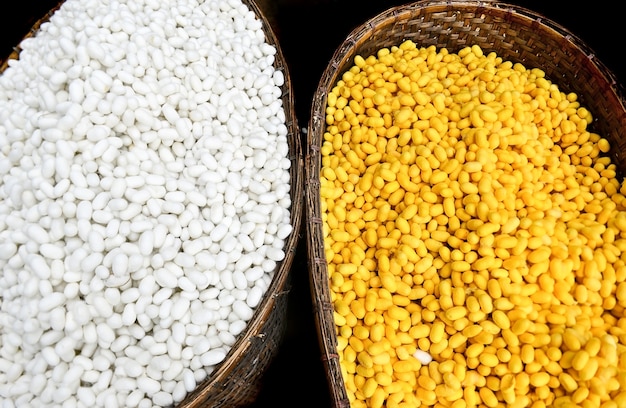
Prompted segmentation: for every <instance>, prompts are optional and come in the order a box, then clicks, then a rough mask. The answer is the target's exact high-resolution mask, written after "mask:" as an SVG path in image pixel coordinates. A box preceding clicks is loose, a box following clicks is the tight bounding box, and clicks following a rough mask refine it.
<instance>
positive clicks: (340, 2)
mask: <svg viewBox="0 0 626 408" xmlns="http://www.w3.org/2000/svg"><path fill="white" fill-rule="evenodd" d="M486 2H487V3H488V1H486ZM509 2H510V3H514V4H517V5H520V6H523V7H526V8H529V9H531V10H533V11H535V12H538V13H540V14H541V15H543V16H545V17H546V18H548V19H550V20H552V21H554V22H556V23H559V24H560V25H562V26H563V27H565V28H566V29H568V30H569V31H571V32H572V33H573V34H574V35H576V36H577V37H579V38H580V39H581V40H582V41H583V42H585V43H586V44H587V45H588V46H589V47H590V48H591V49H592V50H593V51H594V53H595V55H596V58H597V59H598V60H600V61H601V62H602V63H604V64H605V65H606V66H607V67H608V69H609V70H611V71H612V72H613V74H614V75H615V76H616V78H617V80H618V82H619V83H621V84H626V64H625V63H624V62H623V61H624V55H623V54H624V52H623V48H624V40H625V39H626V35H624V31H623V24H624V22H623V17H622V15H621V13H620V12H619V11H617V10H616V9H615V8H614V6H612V4H615V3H612V4H611V3H609V1H608V0H598V1H593V2H586V3H583V4H580V3H575V2H573V1H564V0H551V1H550V0H544V1H539V0H519V1H514V0H511V1H509ZM404 3H406V2H404V1H368V0H362V1H358V0H325V1H313V0H308V1H307V0H292V1H290V0H257V4H258V5H259V6H260V7H261V9H262V10H263V12H264V14H265V16H266V17H267V19H268V20H269V22H270V24H271V26H272V29H273V30H274V32H275V33H276V35H277V37H278V40H279V44H280V48H281V49H282V51H283V54H284V55H285V59H286V60H287V63H288V65H289V73H290V75H291V80H292V85H293V92H294V95H295V109H296V114H297V117H298V122H299V125H300V127H301V128H306V126H307V124H308V120H309V117H310V109H311V100H312V97H313V94H314V92H315V90H316V89H317V86H318V82H319V79H320V77H321V75H322V73H323V71H324V69H325V68H326V66H327V64H328V62H329V61H330V59H331V58H332V55H333V53H334V51H335V49H336V48H337V47H338V46H339V45H340V44H341V42H342V41H343V40H344V39H345V38H346V37H347V36H348V34H349V33H350V32H351V31H352V30H353V29H354V28H356V27H357V26H359V25H360V24H362V23H363V22H365V21H366V20H367V19H368V18H371V17H374V16H375V15H376V14H378V13H380V12H382V11H384V10H386V9H388V8H390V7H394V6H397V5H401V4H404ZM56 4H57V1H51V0H28V1H24V0H23V1H19V2H12V3H11V9H12V10H11V11H10V12H9V11H7V8H6V7H5V10H4V11H3V13H2V17H1V18H2V20H1V21H0V59H5V58H6V57H7V56H8V55H9V53H10V52H11V50H12V48H13V47H14V46H16V45H17V44H18V43H19V41H20V40H21V39H22V38H23V37H24V35H25V34H26V33H27V32H28V31H29V29H30V28H31V27H32V25H33V23H34V22H35V21H37V20H38V19H39V18H41V17H42V16H44V15H45V14H46V12H47V11H48V10H50V9H51V8H52V7H53V6H55V5H56ZM303 148H306V141H303ZM305 222H306V220H303V224H305ZM303 226H304V225H303ZM299 242H300V245H299V246H298V249H297V253H296V258H295V260H294V264H293V268H292V279H293V280H292V286H291V291H290V294H289V310H288V321H287V332H286V334H285V338H284V341H283V344H282V345H281V347H280V350H279V352H278V355H277V357H276V359H275V360H274V361H273V362H272V364H271V365H270V366H269V367H268V369H267V372H266V373H265V375H264V377H263V384H264V385H263V387H262V389H261V394H260V395H259V399H258V402H257V403H255V404H253V406H251V407H250V408H255V407H277V408H280V407H299V406H313V407H329V406H330V397H329V391H328V384H327V381H326V375H325V373H324V369H323V366H322V362H321V359H320V357H321V352H320V350H319V346H318V340H317V333H316V331H315V325H314V317H313V309H312V300H311V293H310V290H309V278H308V269H307V268H308V266H307V259H306V257H307V254H306V236H305V234H304V230H302V232H301V234H300V241H299Z"/></svg>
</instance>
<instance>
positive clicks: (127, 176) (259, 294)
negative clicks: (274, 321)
mask: <svg viewBox="0 0 626 408" xmlns="http://www.w3.org/2000/svg"><path fill="white" fill-rule="evenodd" d="M192 10H193V16H194V17H193V18H191V17H190V16H191V15H192V13H191V11H192ZM200 22H201V23H200ZM225 33H227V34H225ZM200 44H210V47H204V48H201V47H200V46H199V45H200ZM20 48H21V49H22V51H21V53H20V58H19V60H15V61H11V63H10V64H8V66H7V67H6V69H5V70H4V71H3V72H2V73H1V74H0V112H2V113H1V114H0V141H1V142H2V143H1V145H2V147H3V148H2V150H0V179H2V186H1V187H0V226H2V228H0V270H2V271H3V274H2V278H1V279H0V299H2V310H0V322H3V324H2V325H1V326H0V327H1V330H2V333H1V334H2V342H1V343H0V356H2V357H1V358H0V395H2V396H3V403H4V405H6V406H93V407H98V408H99V407H108V406H128V407H144V406H145V407H147V406H149V407H153V406H163V407H165V406H171V405H172V404H175V403H177V402H180V401H181V400H182V399H183V398H184V397H185V396H186V395H187V393H189V392H191V391H192V390H193V389H194V388H195V387H196V386H197V384H198V383H200V382H201V381H203V380H204V379H205V378H206V376H207V375H208V373H210V372H212V371H213V370H214V369H215V367H216V366H217V365H218V364H219V363H221V362H222V361H223V360H224V358H225V357H226V355H227V353H228V350H229V348H230V347H231V346H232V345H233V344H234V343H235V340H236V337H237V336H238V335H239V334H240V333H242V332H243V331H244V330H245V327H246V325H247V323H248V321H249V320H250V319H252V317H253V315H254V311H255V308H256V307H257V306H258V305H259V304H260V303H261V301H262V299H263V296H264V294H265V291H266V290H267V288H268V287H269V283H270V281H271V279H272V277H273V273H274V271H275V269H276V266H277V264H278V262H280V261H281V260H283V259H284V258H285V256H286V253H285V248H283V246H284V245H285V242H286V239H287V238H288V237H289V236H290V235H291V234H292V233H293V231H292V229H293V228H292V226H291V224H290V206H291V201H290V197H289V191H290V189H291V185H290V174H289V170H290V166H291V161H290V159H289V146H288V144H287V133H288V131H287V126H286V124H285V113H284V111H283V109H282V100H281V93H282V90H281V87H282V86H284V84H285V73H284V72H282V71H279V70H275V69H274V67H273V63H274V58H275V55H276V48H275V47H274V46H273V45H271V44H269V43H267V42H265V35H264V33H263V31H262V22H261V21H260V20H257V19H256V18H255V16H254V13H252V12H251V11H250V10H248V9H247V7H246V6H245V5H244V4H243V3H241V2H240V0H208V1H203V2H197V1H195V0H172V2H169V3H168V4H167V5H164V4H163V3H162V2H157V1H150V0H149V1H138V0H112V1H108V2H97V1H94V0H65V1H64V2H63V4H62V5H61V6H60V7H59V9H58V10H57V11H56V12H55V13H54V14H53V15H52V16H51V17H50V20H49V22H47V23H46V24H43V25H41V27H40V29H39V31H38V32H37V33H36V35H34V36H30V37H29V38H27V39H25V40H24V41H22V43H20ZM51 50H53V52H51ZM4 322H7V324H4Z"/></svg>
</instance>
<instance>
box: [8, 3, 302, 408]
mask: <svg viewBox="0 0 626 408" xmlns="http://www.w3.org/2000/svg"><path fill="white" fill-rule="evenodd" d="M240 1H241V2H242V3H243V4H244V5H246V6H247V7H248V9H249V10H250V11H252V12H254V14H255V17H256V18H257V19H258V20H260V21H261V23H262V30H263V33H264V34H265V41H266V43H268V44H270V45H272V46H274V47H275V49H276V54H275V60H274V64H273V65H274V68H275V70H276V71H281V72H282V74H283V77H284V84H283V86H282V87H281V90H282V96H281V99H282V107H283V110H284V113H285V125H286V126H287V129H288V143H289V157H288V159H289V160H290V162H291V167H290V169H289V173H290V199H291V208H290V217H291V225H292V232H291V234H290V235H289V237H287V239H286V240H285V246H284V247H283V250H284V252H285V257H284V259H283V260H282V261H280V262H278V263H277V266H276V269H275V270H274V275H273V278H272V281H271V283H270V285H269V286H268V288H267V290H266V292H265V294H264V295H263V297H262V300H261V301H260V303H259V304H258V305H257V307H256V308H255V309H254V313H253V315H252V317H251V319H250V320H249V321H248V322H247V325H246V328H245V329H244V330H243V331H242V332H241V333H240V334H239V335H238V336H237V340H236V341H235V343H234V344H233V345H232V346H231V347H230V349H229V351H228V353H227V354H226V357H225V358H224V359H223V360H222V362H221V363H219V364H217V365H216V366H215V367H214V369H213V371H212V372H210V373H209V374H208V376H207V378H206V379H205V380H204V381H202V382H200V383H199V384H198V385H197V386H196V388H195V390H194V391H192V392H189V393H187V395H186V397H185V398H184V399H183V400H182V401H181V402H180V403H178V404H177V405H176V408H200V407H210V408H217V407H228V408H230V407H233V408H235V407H243V406H247V405H249V404H251V403H252V402H253V401H254V398H256V397H257V396H258V394H259V392H260V388H259V387H260V385H261V384H260V383H259V381H260V380H261V377H262V376H263V375H264V374H265V372H266V370H267V368H268V366H269V364H270V363H271V362H272V361H273V359H274V358H275V356H276V353H277V347H275V346H278V345H279V344H280V343H281V342H282V340H283V337H284V330H285V329H284V325H285V322H284V321H285V319H286V307H287V305H286V302H287V297H288V294H289V292H290V285H291V267H292V265H293V262H294V258H295V254H296V250H297V247H298V243H299V240H300V234H301V229H302V226H303V222H302V219H303V217H304V153H303V149H302V137H301V129H300V127H299V125H298V120H297V117H296V111H295V98H294V92H293V84H292V79H291V74H290V72H289V67H288V64H287V61H286V59H285V56H284V53H283V51H282V49H281V47H280V44H279V42H278V38H277V36H276V33H275V32H274V30H273V28H272V26H271V24H270V22H269V20H268V18H267V16H266V15H265V14H264V12H263V10H262V9H261V8H260V7H259V5H258V4H257V3H256V1H255V0H240ZM64 3H65V0H60V1H59V2H58V4H57V5H56V6H54V7H53V8H51V9H50V10H49V11H48V12H47V13H46V14H45V15H44V16H42V17H41V18H39V19H38V20H36V21H35V23H34V24H33V26H32V27H31V29H30V30H29V31H28V33H26V34H25V35H24V37H23V38H22V40H24V39H27V38H29V37H33V36H35V35H36V34H37V33H38V31H39V29H40V27H41V26H42V25H43V24H45V23H46V22H48V21H49V20H50V18H52V17H53V16H54V13H55V12H56V11H57V10H58V9H59V8H60V7H62V5H63V4H64ZM20 43H21V42H20ZM20 52H21V48H20V44H17V45H16V46H15V47H14V48H13V50H12V52H11V53H10V54H9V56H8V57H7V58H5V59H4V60H0V75H2V73H3V72H4V71H5V70H6V69H7V68H8V67H9V66H10V64H11V61H12V60H18V59H19V54H20ZM257 346H259V347H261V348H260V349H259V350H257ZM263 347H266V349H263ZM254 351H267V353H266V354H262V353H260V355H254V356H252V355H251V354H250V353H251V352H254ZM246 363H250V364H249V365H246V366H245V367H244V368H245V372H252V373H254V375H253V376H252V377H241V376H238V375H237V373H235V372H234V371H235V370H236V369H240V370H241V369H242V367H243V364H246Z"/></svg>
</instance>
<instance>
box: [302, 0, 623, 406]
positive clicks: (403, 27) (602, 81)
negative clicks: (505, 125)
mask: <svg viewBox="0 0 626 408" xmlns="http://www.w3.org/2000/svg"><path fill="white" fill-rule="evenodd" d="M405 40H412V41H413V42H414V43H416V45H417V46H418V47H429V46H435V47H437V48H438V49H439V48H447V49H448V51H450V52H457V51H459V50H460V49H462V48H464V47H466V46H471V45H478V46H480V47H481V48H482V49H483V51H484V52H485V53H489V52H495V53H496V54H497V55H498V56H499V57H501V58H503V59H504V60H510V61H513V62H518V63H521V64H523V65H524V66H525V67H527V68H540V69H542V70H543V71H544V72H545V73H546V78H547V79H549V80H551V81H552V82H553V83H555V84H558V86H559V88H560V90H561V91H563V92H566V93H569V92H574V93H576V94H577V95H578V96H579V101H580V103H581V105H582V106H585V107H587V108H588V109H589V110H590V111H591V112H592V114H593V116H594V122H593V123H592V124H591V125H590V127H591V129H593V130H594V131H595V132H596V133H599V134H601V135H602V136H603V137H606V138H607V139H608V140H609V141H610V143H611V146H612V148H611V152H610V154H611V158H612V160H613V162H614V163H616V164H617V166H618V167H619V169H620V171H621V173H622V174H623V173H624V172H625V171H626V158H625V157H624V154H625V153H626V137H624V130H625V129H626V108H625V106H626V105H625V100H624V97H623V90H622V89H621V88H620V87H619V86H618V84H617V82H616V80H615V78H614V76H613V75H612V73H611V72H610V71H609V70H608V69H607V68H606V67H605V66H604V65H603V64H602V63H601V62H600V61H598V60H597V59H596V58H595V56H594V54H593V52H592V51H591V50H590V49H589V48H588V47H587V46H586V45H585V44H584V43H583V42H582V41H581V40H580V39H578V37H576V36H575V35H574V34H573V33H571V32H570V31H568V30H567V29H566V28H564V27H562V26H560V25H558V24H556V23H555V22H553V21H551V20H549V19H547V18H545V17H543V16H542V15H540V14H538V13H535V12H533V11H531V10H528V9H526V8H523V7H520V6H516V5H513V4H508V3H503V2H499V1H456V0H450V1H439V0H434V1H430V0H426V1H417V2H414V3H409V4H406V5H404V6H399V7H394V8H390V9H388V10H387V11H385V12H383V13H381V14H379V15H377V16H375V17H373V18H371V19H370V20H368V21H366V22H364V23H363V24H362V25H360V26H359V27H357V28H355V29H354V30H353V31H352V32H351V33H350V34H349V35H348V37H347V38H346V39H345V40H344V42H343V43H342V44H341V45H340V46H339V47H338V48H337V50H336V51H335V53H334V54H333V57H332V59H331V61H330V62H329V64H328V66H327V68H326V70H325V71H324V73H323V74H322V77H321V79H320V82H319V86H318V88H317V91H316V92H315V95H314V98H313V101H312V107H311V117H310V122H309V124H308V133H307V143H306V148H307V150H306V159H305V173H306V183H307V184H306V186H305V196H306V205H307V208H306V214H307V218H306V228H307V244H308V256H309V269H310V281H311V291H312V298H313V303H314V308H315V313H316V316H315V318H316V326H317V329H318V334H319V341H320V347H321V350H322V360H323V362H324V365H325V368H326V375H327V378H328V382H329V388H330V393H331V401H332V403H333V404H334V406H335V407H348V406H349V405H350V403H349V400H348V397H347V393H346V390H345V385H344V382H343V378H342V375H341V367H340V363H339V361H338V355H337V350H336V347H337V337H336V328H335V325H334V320H333V306H332V304H331V303H330V299H331V298H330V293H329V291H330V289H329V282H328V279H329V277H328V270H327V260H326V258H325V252H324V240H323V232H322V222H321V209H320V207H321V204H320V192H319V186H320V182H319V175H320V171H321V156H320V148H321V146H322V142H323V136H324V132H325V118H326V104H327V103H326V102H327V99H326V98H327V95H328V93H329V92H330V91H331V90H332V88H333V87H334V85H335V84H336V82H337V81H338V80H339V79H341V76H342V74H343V73H344V72H345V71H347V70H348V69H349V68H350V67H351V66H352V65H353V61H354V57H355V56H357V55H360V56H362V57H364V58H366V57H367V56H369V55H375V54H376V52H377V51H378V50H380V49H381V48H388V47H391V46H397V45H400V44H401V43H402V42H403V41H405Z"/></svg>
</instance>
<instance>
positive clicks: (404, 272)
mask: <svg viewBox="0 0 626 408" xmlns="http://www.w3.org/2000/svg"><path fill="white" fill-rule="evenodd" d="M333 85H334V86H333V88H332V90H331V92H329V93H328V99H327V101H328V102H327V105H326V106H325V109H326V125H327V126H326V128H325V131H324V138H323V141H322V146H321V174H320V183H321V184H320V198H321V205H322V207H321V208H322V221H323V223H322V225H323V228H324V229H323V231H324V248H325V255H326V260H327V262H328V276H329V285H330V288H331V301H332V304H333V306H334V309H333V311H334V324H335V326H336V329H337V336H338V343H337V352H338V354H339V361H340V363H341V369H342V375H343V379H344V383H345V388H346V391H347V394H348V397H349V400H350V405H351V407H352V408H361V407H371V408H378V407H383V406H384V407H387V408H393V407H407V408H416V407H431V406H432V407H454V408H463V407H489V408H494V407H507V408H515V407H532V408H541V407H555V408H565V407H567V408H570V407H584V408H591V407H602V408H623V407H626V312H625V308H626V264H625V261H626V255H624V254H625V252H624V251H625V250H626V207H625V204H626V201H624V194H625V193H626V185H623V184H622V183H621V182H620V180H618V175H617V174H616V172H617V166H616V165H615V163H612V162H611V159H610V157H609V156H608V154H607V153H608V152H609V148H610V146H609V142H608V140H607V139H606V138H603V137H602V136H601V135H599V134H597V133H594V132H593V131H591V130H590V129H591V128H592V113H591V112H590V111H589V110H588V109H586V108H585V107H583V106H581V104H580V102H579V101H578V99H577V95H576V94H574V93H564V92H562V91H560V90H559V87H558V86H557V84H555V83H552V82H551V81H550V80H549V79H547V78H546V75H545V72H544V71H542V70H541V69H538V68H527V67H525V66H523V65H522V64H519V63H513V62H511V61H506V60H503V58H501V57H499V56H498V55H496V54H495V53H493V52H492V53H484V52H483V50H482V49H481V47H479V46H476V45H474V46H467V47H465V48H463V49H461V50H460V51H458V53H452V52H449V51H448V50H447V49H445V48H444V49H436V47H434V46H431V47H417V46H416V44H415V43H413V42H411V41H406V42H403V43H401V44H399V45H398V46H393V47H389V48H381V49H379V50H378V51H377V53H376V55H372V56H369V57H367V58H363V57H361V56H358V55H357V56H356V57H355V58H354V65H353V66H352V67H350V69H349V70H348V71H346V72H345V73H343V74H342V76H341V78H340V79H338V80H337V82H336V84H333ZM424 357H426V358H424Z"/></svg>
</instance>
